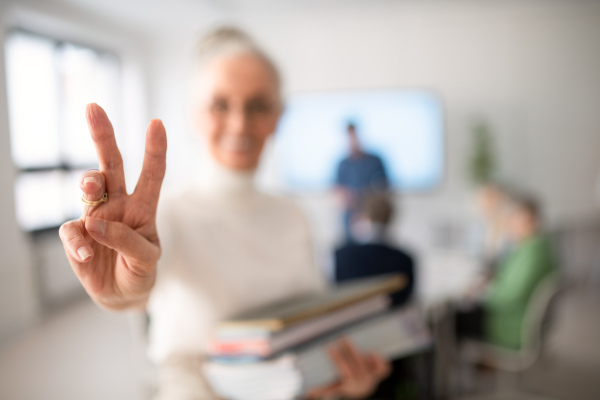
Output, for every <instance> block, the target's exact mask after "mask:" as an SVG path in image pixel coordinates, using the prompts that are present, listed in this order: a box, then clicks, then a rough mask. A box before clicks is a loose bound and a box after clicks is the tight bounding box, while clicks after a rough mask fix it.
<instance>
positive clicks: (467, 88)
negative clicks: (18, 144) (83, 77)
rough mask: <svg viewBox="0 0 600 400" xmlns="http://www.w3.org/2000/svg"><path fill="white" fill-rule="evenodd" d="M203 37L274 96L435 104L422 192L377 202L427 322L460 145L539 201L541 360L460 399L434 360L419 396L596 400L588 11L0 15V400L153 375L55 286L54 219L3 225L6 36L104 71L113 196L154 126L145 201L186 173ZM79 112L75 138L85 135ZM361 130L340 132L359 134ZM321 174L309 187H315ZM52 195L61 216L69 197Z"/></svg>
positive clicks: (390, 0)
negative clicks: (430, 166) (237, 48)
mask: <svg viewBox="0 0 600 400" xmlns="http://www.w3.org/2000/svg"><path fill="white" fill-rule="evenodd" d="M222 25H226V26H235V27H239V28H241V29H243V30H244V31H246V32H248V33H249V34H251V35H252V37H254V38H255V39H256V40H257V42H258V43H260V45H261V46H262V47H263V48H264V49H265V51H266V52H267V53H268V54H269V55H270V56H271V57H272V58H273V60H274V62H275V64H276V65H277V66H278V67H279V69H280V71H281V76H282V81H283V93H284V97H285V98H289V99H293V98H294V96H298V95H302V94H306V93H309V94H317V95H318V94H322V93H366V92H369V93H370V92H373V93H380V92H385V91H389V90H392V91H398V92H401V93H412V92H414V91H423V92H424V93H428V94H432V95H433V96H434V97H435V99H436V102H437V103H436V104H438V105H439V106H440V107H441V111H439V116H440V117H441V118H442V119H441V121H442V124H441V130H440V134H439V137H437V139H436V140H438V141H437V142H436V143H437V146H438V149H439V150H440V151H441V153H440V155H439V159H438V161H439V165H438V168H439V169H438V170H437V171H438V172H439V174H438V175H436V177H435V179H434V182H433V183H431V184H426V185H425V186H424V187H416V188H404V187H401V186H397V187H393V188H392V190H393V196H392V198H393V205H394V206H395V209H396V214H395V217H394V219H393V221H392V223H391V226H390V228H389V232H390V236H391V238H392V240H393V242H394V243H397V244H398V245H400V246H402V247H403V248H406V249H409V250H410V252H411V253H412V254H414V255H415V259H416V260H417V262H416V271H417V272H416V273H417V276H418V278H417V284H416V285H417V286H416V288H415V297H416V299H417V301H419V302H420V303H421V304H423V307H424V308H425V309H426V310H427V312H430V313H431V315H438V313H443V310H444V307H446V305H447V302H451V301H454V300H456V299H457V297H458V296H459V295H460V294H461V291H462V290H463V289H464V288H465V287H466V286H467V285H468V282H469V280H470V279H471V278H473V277H474V275H475V273H476V271H477V270H478V267H479V266H480V259H479V258H478V253H477V246H478V244H480V242H481V240H480V239H481V238H480V237H479V236H478V235H480V233H481V232H480V231H478V230H477V227H478V225H477V224H478V223H479V222H480V221H479V220H478V215H477V210H476V207H475V192H476V189H477V188H476V184H474V183H473V179H472V176H471V174H470V169H469V166H470V161H472V159H473V154H474V152H476V151H477V143H476V137H477V132H479V131H478V129H484V130H485V132H486V133H487V135H489V137H490V138H491V139H490V140H491V145H490V146H491V147H490V149H491V150H490V151H491V152H492V155H491V157H492V159H493V165H494V174H495V177H497V178H498V179H499V180H501V181H502V182H508V183H510V184H511V185H514V186H516V187H518V188H521V189H524V190H526V191H527V192H528V193H532V194H534V195H535V196H536V198H537V199H538V200H539V202H540V204H541V205H542V208H543V229H544V231H545V232H547V233H548V234H549V235H550V236H551V237H552V243H553V244H554V247H555V251H556V253H557V259H558V267H559V269H560V273H561V277H562V286H561V294H560V297H559V298H558V299H557V301H556V304H555V308H556V309H555V310H554V312H555V315H554V317H553V323H552V326H551V329H550V331H549V335H548V338H547V343H545V347H547V351H545V352H544V355H543V357H541V358H540V359H539V360H537V361H536V362H535V363H534V364H533V365H532V366H530V367H529V368H527V369H525V370H524V371H522V372H520V373H519V374H518V379H517V378H515V376H513V374H511V373H504V372H497V371H496V372H495V373H494V372H487V373H483V375H482V376H481V377H479V378H478V379H475V380H476V382H472V381H473V379H471V383H472V384H473V385H475V386H477V389H476V390H471V391H468V390H462V388H461V387H459V386H460V385H459V384H457V381H458V380H460V379H462V378H464V377H461V376H459V375H460V372H459V371H458V370H457V369H456V366H455V365H454V364H452V362H451V361H449V360H448V359H446V358H444V357H443V356H442V357H441V358H439V359H436V360H435V362H436V367H435V368H434V369H435V372H434V376H433V378H432V379H431V380H430V381H429V385H430V386H431V387H432V393H434V394H433V396H435V397H434V398H436V399H437V398H439V399H457V400H462V399H464V400H466V399H481V400H485V399H498V398H506V399H516V398H524V399H557V400H560V399H564V400H588V399H589V400H592V399H597V398H598V396H599V395H598V393H600V345H599V338H600V313H599V312H598V304H600V112H599V110H600V74H599V73H598V71H600V46H599V45H598V44H599V41H600V2H598V1H594V0H570V1H567V0H564V1H561V0H550V1H540V0H521V1H516V0H508V1H500V0H490V1H484V2H482V1H475V0H445V1H441V0H422V1H417V0H375V1H366V0H346V1H342V0H325V1H312V0H311V1H300V0H285V1H281V0H246V1H244V0H170V1H166V0H153V1H145V0H129V1H126V2H123V1H117V0H105V1H102V2H94V1H90V0H1V1H0V26H1V28H2V29H0V41H1V42H2V43H3V46H4V47H3V48H4V49H5V51H3V52H0V182H1V183H2V184H3V190H2V191H0V220H1V221H2V224H0V239H1V240H0V254H1V259H0V398H2V399H7V400H12V399H15V400H17V399H18V400H21V399H32V400H33V399H47V400H53V399H61V400H66V399H89V400H94V399H106V398H112V399H127V400H145V399H150V398H152V390H153V389H152V388H153V383H154V380H155V379H156V375H155V374H156V372H155V371H154V369H153V366H152V364H151V363H150V362H149V361H148V360H147V357H146V338H145V336H144V327H143V324H144V321H142V319H141V318H140V317H139V315H137V314H134V313H130V312H122V313H114V312H107V311H104V310H101V309H100V308H98V307H97V306H96V305H95V304H94V303H93V302H92V301H91V300H90V299H89V297H88V296H87V295H86V293H85V291H84V290H83V288H82V287H81V285H80V283H79V281H78V280H77V278H76V276H75V275H74V274H73V271H72V270H71V268H70V266H69V262H68V260H67V258H66V257H65V253H64V249H63V246H62V243H61V241H60V239H59V237H58V234H57V231H58V225H60V223H62V222H64V220H63V221H61V222H60V223H58V224H54V225H53V223H49V224H46V226H43V224H42V225H40V226H35V222H31V221H30V220H28V219H27V215H25V217H23V215H24V214H23V211H20V212H21V214H19V212H18V209H19V207H20V205H19V204H18V203H19V202H20V200H19V199H20V198H19V196H18V193H17V192H18V190H19V187H20V186H19V185H18V181H19V177H20V176H21V175H22V174H23V173H27V172H28V171H29V172H31V171H34V170H35V168H33V169H30V170H28V169H27V168H23V167H21V166H20V165H19V163H18V160H16V159H15V150H14V149H15V145H14V143H13V142H14V140H15V139H14V137H11V127H12V126H13V125H11V121H10V116H11V115H13V114H11V112H12V110H11V109H10V107H11V105H10V104H9V103H10V101H11V97H10V93H9V92H10V87H11V82H10V81H9V79H8V78H7V76H8V75H7V73H8V70H9V68H8V67H7V65H9V64H8V63H9V61H10V60H9V58H10V52H9V51H7V50H6V46H7V43H8V41H9V39H10V38H11V35H14V33H15V32H17V33H18V32H24V33H25V34H27V35H29V34H34V35H36V37H42V38H49V40H53V41H60V42H61V43H63V42H66V43H74V44H76V45H79V46H88V47H89V48H91V49H94V50H98V51H100V52H107V53H108V54H110V55H111V57H112V58H111V60H113V61H114V60H117V61H116V62H117V63H118V68H117V72H116V74H117V75H115V79H114V80H113V81H111V82H110V84H111V85H115V88H116V89H115V90H116V91H117V94H118V95H117V97H115V98H113V99H112V100H113V101H112V103H110V104H106V105H105V104H101V105H102V106H103V107H105V108H106V110H107V112H108V113H109V116H111V115H112V116H114V120H113V124H114V126H115V130H116V136H117V141H118V143H119V146H120V148H121V152H122V155H123V159H124V165H125V179H126V182H127V185H128V187H129V188H133V187H135V183H136V181H137V178H138V176H139V174H140V171H141V168H142V158H143V155H144V153H143V148H144V132H145V131H146V126H147V124H148V121H150V120H151V119H152V118H160V119H161V120H162V121H163V123H164V125H165V127H166V130H167V135H168V141H169V145H168V150H167V171H166V176H165V180H164V183H163V190H170V189H176V188H177V187H178V185H181V184H183V183H185V182H188V181H190V180H193V179H197V177H198V176H202V168H203V165H202V157H205V156H206V155H205V152H204V150H205V149H203V145H202V143H201V141H200V140H199V139H198V135H197V133H196V132H195V129H194V125H193V117H192V110H191V108H190V82H191V81H190V74H191V73H192V70H193V67H194V63H193V60H192V54H193V52H194V49H195V45H196V42H197V40H198V38H199V37H200V36H201V35H202V34H203V33H206V32H207V31H209V30H211V29H213V28H215V27H218V26H222ZM90 101H95V100H90ZM290 104H292V103H290ZM38 107H45V104H44V103H43V102H41V101H40V102H37V103H36V104H35V106H32V107H31V108H30V109H29V110H27V116H26V117H27V118H30V119H35V118H36V114H38V112H39V113H42V111H40V110H39V109H38ZM290 109H292V108H291V106H290ZM47 112H48V111H47V110H46V111H44V113H47ZM61 112H62V111H61ZM80 112H81V121H80V122H77V123H76V124H78V125H77V126H79V125H81V126H83V127H85V125H83V124H84V110H83V108H82V109H81V110H80ZM38 115H41V114H38ZM351 117H352V118H353V117H354V115H352V116H351ZM344 122H346V121H342V123H344ZM366 126H367V125H366V124H363V125H361V123H360V121H359V122H358V127H359V134H360V133H361V132H360V129H361V128H365V130H366V129H367V128H366ZM482 127H483V128H482ZM81 133H82V135H87V132H81ZM82 137H84V136H82ZM85 137H87V136H85ZM277 140H278V137H277V135H276V136H275V137H274V138H273V140H272V142H269V143H268V144H267V148H266V152H267V156H266V157H265V159H264V160H263V162H262V163H261V165H260V168H259V171H258V178H257V179H258V181H259V184H260V185H262V187H263V188H264V190H266V191H274V192H277V193H278V194H284V195H286V196H289V197H290V198H292V199H293V201H295V202H296V203H297V204H299V205H300V207H301V208H302V210H303V211H304V213H305V215H306V216H307V217H308V221H309V223H310V229H311V233H312V242H313V246H314V253H315V259H316V263H317V265H318V266H319V267H320V268H321V269H322V273H323V274H324V275H325V276H328V277H331V274H332V271H331V269H332V267H331V258H332V254H333V250H334V249H335V248H336V246H338V245H339V243H340V240H341V239H340V238H341V237H342V236H343V223H342V216H341V212H340V210H339V207H338V204H337V203H336V197H335V193H334V191H333V189H332V188H331V187H329V188H327V187H323V186H319V187H317V188H316V189H315V188H304V187H300V188H292V189H290V188H289V187H281V186H280V185H279V179H281V171H280V170H279V169H278V168H279V166H280V164H278V162H277V161H278V160H277V157H276V155H275V153H276V152H277V147H276V146H277V144H276V142H277ZM273 142H275V143H273ZM28 145H29V146H35V144H32V143H28ZM87 145H88V146H89V143H88V144H87ZM305 146H306V144H305ZM41 151H42V153H43V151H44V149H43V148H42V149H41ZM92 157H93V155H92ZM436 165H437V164H436ZM92 167H93V166H92ZM61 168H62V167H61ZM80 169H81V168H80ZM85 169H87V168H85ZM36 171H37V170H36ZM34 172H35V171H34ZM323 176H324V177H325V178H323V177H321V178H319V179H321V181H320V182H323V181H327V179H329V181H330V180H331V179H330V178H328V177H327V176H328V175H326V173H325V172H323ZM69 182H70V181H69ZM317 186H318V185H317ZM332 186H333V184H332ZM417 186H418V185H417ZM65 193H67V194H68V196H71V197H73V199H74V200H76V203H77V202H78V201H79V196H80V192H79V189H78V188H77V187H71V188H70V189H67V190H65ZM42 195H44V194H43V193H42ZM59 198H60V197H59ZM61 199H63V201H65V202H66V201H71V200H72V199H71V198H69V199H64V198H61ZM30 200H31V199H30ZM35 200H36V201H39V199H35ZM34 204H35V201H34ZM77 204H78V203H77ZM25 213H26V211H25ZM28 224H30V225H28ZM31 224H33V225H31ZM440 310H441V311H440ZM431 318H433V319H435V316H434V317H431ZM441 318H442V319H443V318H444V317H443V316H442V317H441ZM435 322H436V323H437V324H438V325H436V326H434V327H433V328H432V329H434V330H436V329H442V330H443V329H448V328H447V327H446V328H444V326H443V325H444V324H447V323H449V322H448V321H446V320H443V321H435ZM434 325H435V324H434ZM450 329H451V328H450ZM434 337H435V340H437V341H438V342H436V343H435V345H436V347H440V348H442V349H443V348H445V347H447V346H451V344H449V343H448V342H447V341H446V339H447V338H445V337H444V336H443V334H442V335H441V336H440V337H438V336H435V335H434ZM515 379H517V380H516V381H515ZM467 380H468V379H467ZM507 382H508V383H507ZM506 385H508V386H510V387H511V388H512V387H513V386H514V385H516V386H518V392H519V393H520V394H519V397H513V396H517V395H516V394H514V393H513V394H510V395H505V396H508V397H502V395H499V394H498V388H504V387H505V386H506ZM511 393H512V392H511ZM499 396H500V397H499Z"/></svg>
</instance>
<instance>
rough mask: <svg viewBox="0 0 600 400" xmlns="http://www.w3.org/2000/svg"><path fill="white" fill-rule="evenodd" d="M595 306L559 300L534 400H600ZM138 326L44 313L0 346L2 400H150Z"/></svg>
mask: <svg viewBox="0 0 600 400" xmlns="http://www.w3.org/2000/svg"><path fill="white" fill-rule="evenodd" d="M599 305H600V296H598V295H592V294H590V293H586V292H584V291H580V290H572V291H571V292H570V293H568V294H567V295H565V297H564V298H563V301H562V303H561V306H560V310H559V313H558V317H557V319H558V320H557V326H556V330H555V332H554V335H553V336H552V337H551V342H550V343H551V349H552V351H551V353H550V357H549V358H548V359H547V360H545V361H544V362H543V363H541V364H539V365H538V366H537V367H536V368H534V369H533V370H532V371H531V372H529V373H527V374H525V376H524V379H523V382H522V386H523V388H524V389H526V390H527V391H528V392H531V393H536V394H538V395H539V396H538V397H539V398H550V399H556V400H598V399H600V308H599V307H598V306H599ZM137 321H139V319H138V318H134V317H133V316H132V315H127V314H114V313H108V312H105V311H102V310H100V309H98V308H97V307H96V306H95V305H94V304H93V303H91V302H90V301H88V300H85V301H81V302H78V303H76V304H73V305H71V306H69V307H67V308H64V309H62V310H61V311H60V312H58V313H55V314H54V315H51V316H49V317H48V318H47V319H46V320H45V321H44V322H42V323H40V324H39V325H38V326H36V327H35V328H33V329H32V330H31V331H29V332H27V333H26V334H24V335H22V336H21V337H19V338H17V339H16V340H14V341H13V342H12V343H7V344H6V343H5V344H4V345H3V346H2V347H1V348H0V399H2V400H42V399H43V400H71V399H73V400H75V399H76V400H81V399H85V400H96V399H98V400H100V399H102V400H105V399H113V400H119V399H123V400H145V399H148V397H149V396H148V387H149V386H150V381H151V377H152V372H151V368H150V367H149V365H148V364H147V362H146V361H145V358H144V346H143V342H142V340H141V339H140V337H139V332H140V330H139V329H138V328H134V327H135V326H136V322H137ZM134 333H138V334H134ZM492 398H494V397H491V396H486V395H479V396H475V397H473V396H471V397H463V398H461V399H460V400H467V399H468V400H475V399H477V400H486V399H492ZM496 398H498V397H496ZM505 398H507V399H510V400H514V399H515V398H514V397H505ZM534 398H535V397H534Z"/></svg>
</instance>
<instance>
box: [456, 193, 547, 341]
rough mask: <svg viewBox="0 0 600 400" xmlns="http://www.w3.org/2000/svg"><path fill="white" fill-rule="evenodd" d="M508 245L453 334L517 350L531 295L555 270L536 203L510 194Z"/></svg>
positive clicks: (462, 315)
mask: <svg viewBox="0 0 600 400" xmlns="http://www.w3.org/2000/svg"><path fill="white" fill-rule="evenodd" d="M506 227H507V234H508V236H509V238H510V241H511V244H512V247H511V250H509V251H508V253H507V254H506V256H505V257H504V258H503V260H502V261H501V263H500V266H499V268H498V271H497V273H496V275H495V276H494V277H493V278H492V279H491V281H490V283H489V285H488V288H487V293H485V295H484V296H483V297H482V301H481V304H480V306H479V307H476V308H475V309H474V310H471V311H469V312H466V313H465V312H459V313H458V315H457V320H456V328H457V335H458V337H459V338H461V337H464V336H475V337H477V338H479V339H483V340H485V341H486V342H489V343H492V344H495V345H498V346H502V347H506V348H509V349H514V350H518V349H520V348H521V345H522V343H521V332H522V326H523V322H524V319H525V313H526V310H527V306H528V305H529V301H530V299H531V296H532V295H533V293H534V291H535V289H536V287H537V286H538V284H539V283H540V282H541V281H542V280H543V279H544V278H545V277H547V276H549V275H550V274H553V273H555V272H556V268H557V267H556V262H555V259H554V256H553V252H552V248H551V246H550V242H549V241H548V239H547V238H546V237H545V236H544V235H543V233H542V232H541V229H540V212H539V207H538V205H537V202H536V201H535V200H533V199H532V198H529V197H525V196H514V197H513V199H511V209H510V212H509V214H508V216H507V225H506Z"/></svg>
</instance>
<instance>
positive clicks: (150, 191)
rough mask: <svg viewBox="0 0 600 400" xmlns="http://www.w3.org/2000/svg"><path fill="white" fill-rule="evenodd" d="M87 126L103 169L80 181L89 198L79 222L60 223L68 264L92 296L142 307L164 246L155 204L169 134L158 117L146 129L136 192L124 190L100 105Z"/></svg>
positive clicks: (89, 111)
mask: <svg viewBox="0 0 600 400" xmlns="http://www.w3.org/2000/svg"><path fill="white" fill-rule="evenodd" d="M86 118H87V123H88V127H89V130H90V133H91V136H92V140H93V142H94V146H95V147H96V153H97V154H98V160H99V163H100V170H99V171H98V170H90V171H87V172H85V173H84V174H83V175H82V177H81V181H80V187H81V190H82V191H83V193H84V194H83V196H84V198H85V199H86V200H88V201H97V200H100V199H102V196H103V195H104V193H105V192H106V193H107V194H108V202H106V203H102V204H100V205H97V206H94V207H92V206H87V205H86V206H85V210H84V212H83V215H82V216H81V218H79V219H78V220H74V221H69V222H66V223H65V224H63V225H62V226H61V227H60V230H59V235H60V238H61V240H62V242H63V246H64V248H65V252H66V253H67V258H68V259H69V263H70V264H71V267H72V268H73V271H75V274H76V275H77V277H78V278H79V280H80V281H81V283H82V285H83V287H84V288H85V290H86V291H87V293H88V294H89V295H90V297H91V298H92V299H93V300H94V301H95V302H96V303H97V304H99V305H101V306H103V307H106V308H109V309H114V310H119V309H126V308H134V307H143V306H144V305H145V303H146V300H147V298H148V295H149V294H150V290H151V289H152V287H153V285H154V281H155V279H156V263H157V261H158V258H159V256H160V244H159V241H158V235H157V232H156V207H157V204H158V197H159V193H160V187H161V184H162V181H163V177H164V175H165V168H166V150H167V136H166V132H165V128H164V126H163V124H162V122H161V121H160V120H152V121H151V122H150V125H149V126H148V130H147V132H146V149H145V154H144V163H143V168H142V173H141V175H140V178H139V181H138V184H137V186H136V188H135V191H134V193H133V194H131V195H128V194H127V191H126V189H125V175H124V173H123V160H122V158H121V153H120V152H119V149H118V147H117V142H116V141H115V135H114V131H113V127H112V125H111V123H110V121H109V119H108V117H107V115H106V113H105V112H104V110H103V109H102V108H101V107H100V106H98V105H97V104H88V106H87V108H86Z"/></svg>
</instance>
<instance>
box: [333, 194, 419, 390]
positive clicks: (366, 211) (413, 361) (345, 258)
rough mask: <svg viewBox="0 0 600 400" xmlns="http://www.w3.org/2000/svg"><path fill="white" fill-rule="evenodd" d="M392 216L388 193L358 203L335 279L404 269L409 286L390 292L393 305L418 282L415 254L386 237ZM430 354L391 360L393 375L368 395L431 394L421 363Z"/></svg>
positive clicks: (338, 253) (337, 259) (408, 295)
mask: <svg viewBox="0 0 600 400" xmlns="http://www.w3.org/2000/svg"><path fill="white" fill-rule="evenodd" d="M392 216H393V207H392V204H391V202H390V199H389V196H388V195H385V194H383V193H381V192H380V193H373V192H371V193H369V194H367V195H365V196H364V197H363V198H362V200H361V202H360V203H359V208H358V212H357V214H356V216H355V217H354V218H353V220H352V223H351V226H350V227H351V229H350V231H351V235H352V240H351V241H349V242H348V243H347V244H345V245H344V246H342V247H340V248H338V249H337V250H336V251H335V266H334V279H335V281H336V283H341V282H345V281H349V280H352V279H359V278H366V277H370V276H377V275H384V274H390V273H401V274H403V275H404V276H405V277H406V279H407V284H406V286H405V287H404V288H403V289H402V290H400V291H398V292H396V293H393V294H392V296H391V300H392V307H398V306H402V305H403V304H406V303H407V302H408V301H410V299H411V297H412V295H413V289H414V285H415V262H414V259H413V257H412V256H411V255H410V254H409V253H407V252H405V251H403V250H401V249H399V248H397V247H395V246H393V245H391V244H390V243H389V242H388V241H387V240H386V236H387V235H386V233H387V227H388V225H389V223H390V221H391V219H392ZM427 357H428V355H427V354H418V355H413V356H410V357H403V358H400V359H396V360H392V371H391V373H390V376H389V377H388V378H387V379H385V380H384V381H382V382H381V383H380V384H379V386H378V387H377V390H376V391H375V393H374V394H373V395H372V397H370V398H369V399H373V400H376V399H386V400H394V399H403V400H420V399H427V398H430V396H429V394H428V391H427V389H426V387H428V386H430V383H429V381H428V379H429V377H428V376H427V372H422V370H423V368H422V367H421V366H422V365H424V363H427V362H429V358H427Z"/></svg>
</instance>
